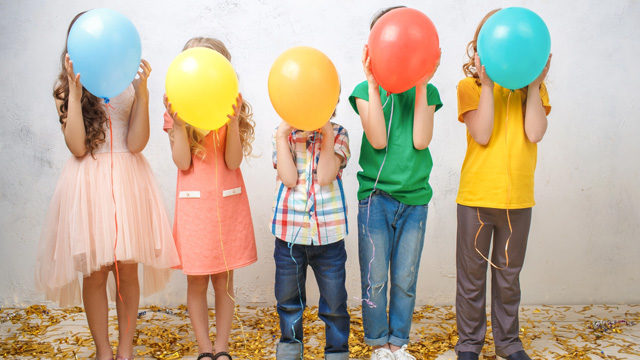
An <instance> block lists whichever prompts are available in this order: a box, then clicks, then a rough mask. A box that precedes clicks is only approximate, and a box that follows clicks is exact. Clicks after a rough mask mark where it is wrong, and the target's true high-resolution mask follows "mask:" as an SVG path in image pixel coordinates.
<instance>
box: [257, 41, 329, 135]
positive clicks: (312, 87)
mask: <svg viewBox="0 0 640 360" xmlns="http://www.w3.org/2000/svg"><path fill="white" fill-rule="evenodd" d="M268 83H269V98H270V99H271V104H272V105H273V108H274V109H275V110H276V112H277V113H278V115H280V117H281V118H282V119H283V120H284V121H286V122H287V123H288V124H289V125H291V126H293V127H294V128H296V129H299V130H306V131H310V130H316V129H319V128H321V127H322V126H323V125H324V124H326V122H327V121H328V120H329V119H330V118H331V115H332V114H333V111H334V110H335V108H336V105H337V104H338V98H339V96H340V80H339V79H338V71H337V70H336V67H335V66H334V65H333V63H332V62H331V60H330V59H329V58H328V57H327V56H326V55H325V54H323V53H322V52H321V51H319V50H316V49H314V48H312V47H308V46H297V47H294V48H291V49H289V50H287V51H285V52H283V53H282V54H281V55H280V56H278V58H277V59H276V61H275V62H274V63H273V65H272V66H271V71H270V72H269V81H268Z"/></svg>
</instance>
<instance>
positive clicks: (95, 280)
mask: <svg viewBox="0 0 640 360" xmlns="http://www.w3.org/2000/svg"><path fill="white" fill-rule="evenodd" d="M108 276H109V268H108V267H103V268H102V269H100V270H98V271H94V272H93V273H91V275H89V276H87V277H85V278H84V279H83V282H82V300H83V302H84V311H85V313H86V314H87V323H88V324H89V330H90V331H91V336H92V337H93V342H94V343H95V344H96V358H97V359H100V360H103V359H111V358H113V350H112V349H111V344H110V343H109V303H108V301H107V278H108Z"/></svg>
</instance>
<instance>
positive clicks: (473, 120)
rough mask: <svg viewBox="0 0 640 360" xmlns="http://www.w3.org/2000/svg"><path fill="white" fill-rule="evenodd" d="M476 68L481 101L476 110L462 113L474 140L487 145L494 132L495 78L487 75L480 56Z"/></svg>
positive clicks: (476, 57) (476, 61) (476, 60)
mask: <svg viewBox="0 0 640 360" xmlns="http://www.w3.org/2000/svg"><path fill="white" fill-rule="evenodd" d="M475 63H476V69H480V70H479V71H478V75H479V77H480V84H481V85H482V89H481V90H480V102H479V103H478V108H477V109H476V110H471V111H467V112H466V113H464V114H463V115H462V118H463V119H464V123H465V124H466V125H467V130H469V134H471V137H472V138H473V140H475V141H476V142H477V143H478V144H480V145H487V144H488V143H489V140H490V139H491V134H492V133H493V114H494V112H493V106H494V104H493V80H491V78H490V77H489V75H487V72H486V71H485V69H484V65H482V66H481V65H480V58H479V57H478V55H477V54H476V56H475Z"/></svg>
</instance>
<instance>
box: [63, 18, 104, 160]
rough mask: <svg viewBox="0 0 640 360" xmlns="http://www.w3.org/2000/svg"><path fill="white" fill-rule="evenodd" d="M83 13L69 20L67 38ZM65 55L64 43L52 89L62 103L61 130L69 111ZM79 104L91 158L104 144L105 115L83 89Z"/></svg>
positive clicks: (100, 104)
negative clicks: (59, 66) (59, 65)
mask: <svg viewBox="0 0 640 360" xmlns="http://www.w3.org/2000/svg"><path fill="white" fill-rule="evenodd" d="M84 13H85V11H83V12H81V13H79V14H78V15H76V16H75V17H74V18H73V20H71V24H69V29H68V30H67V38H68V37H69V32H70V31H71V27H72V26H73V24H74V23H75V22H76V20H77V19H78V18H79V17H80V16H81V15H82V14H84ZM66 55H67V45H66V42H65V46H64V51H63V52H62V55H61V56H60V64H61V65H62V66H61V68H62V69H61V70H60V74H59V75H58V78H57V80H56V84H55V86H54V89H53V97H54V98H56V99H57V100H61V101H62V104H60V108H59V110H60V118H59V120H60V124H62V127H63V128H64V127H65V126H66V121H65V119H66V118H67V113H68V110H69V77H68V75H67V69H66V68H65V56H66ZM80 102H81V106H82V120H83V122H84V129H85V133H86V138H85V141H84V142H85V145H86V147H87V150H89V152H90V153H91V156H93V152H94V151H95V150H96V149H97V148H98V146H100V145H101V144H103V143H104V142H105V139H106V132H107V130H106V128H105V124H106V123H107V115H106V113H105V111H104V109H103V104H102V101H101V100H100V99H99V98H97V97H96V96H95V95H93V94H91V93H90V92H89V91H87V89H85V88H84V87H83V88H82V97H81V100H80Z"/></svg>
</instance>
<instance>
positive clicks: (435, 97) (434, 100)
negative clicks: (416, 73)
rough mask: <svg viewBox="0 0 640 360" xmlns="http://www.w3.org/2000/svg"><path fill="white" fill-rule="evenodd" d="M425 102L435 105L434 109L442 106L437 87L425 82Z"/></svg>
mask: <svg viewBox="0 0 640 360" xmlns="http://www.w3.org/2000/svg"><path fill="white" fill-rule="evenodd" d="M427 104H429V105H435V106H436V111H438V110H440V108H441V107H442V100H440V92H438V88H436V87H435V85H433V84H431V83H429V84H427Z"/></svg>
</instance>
